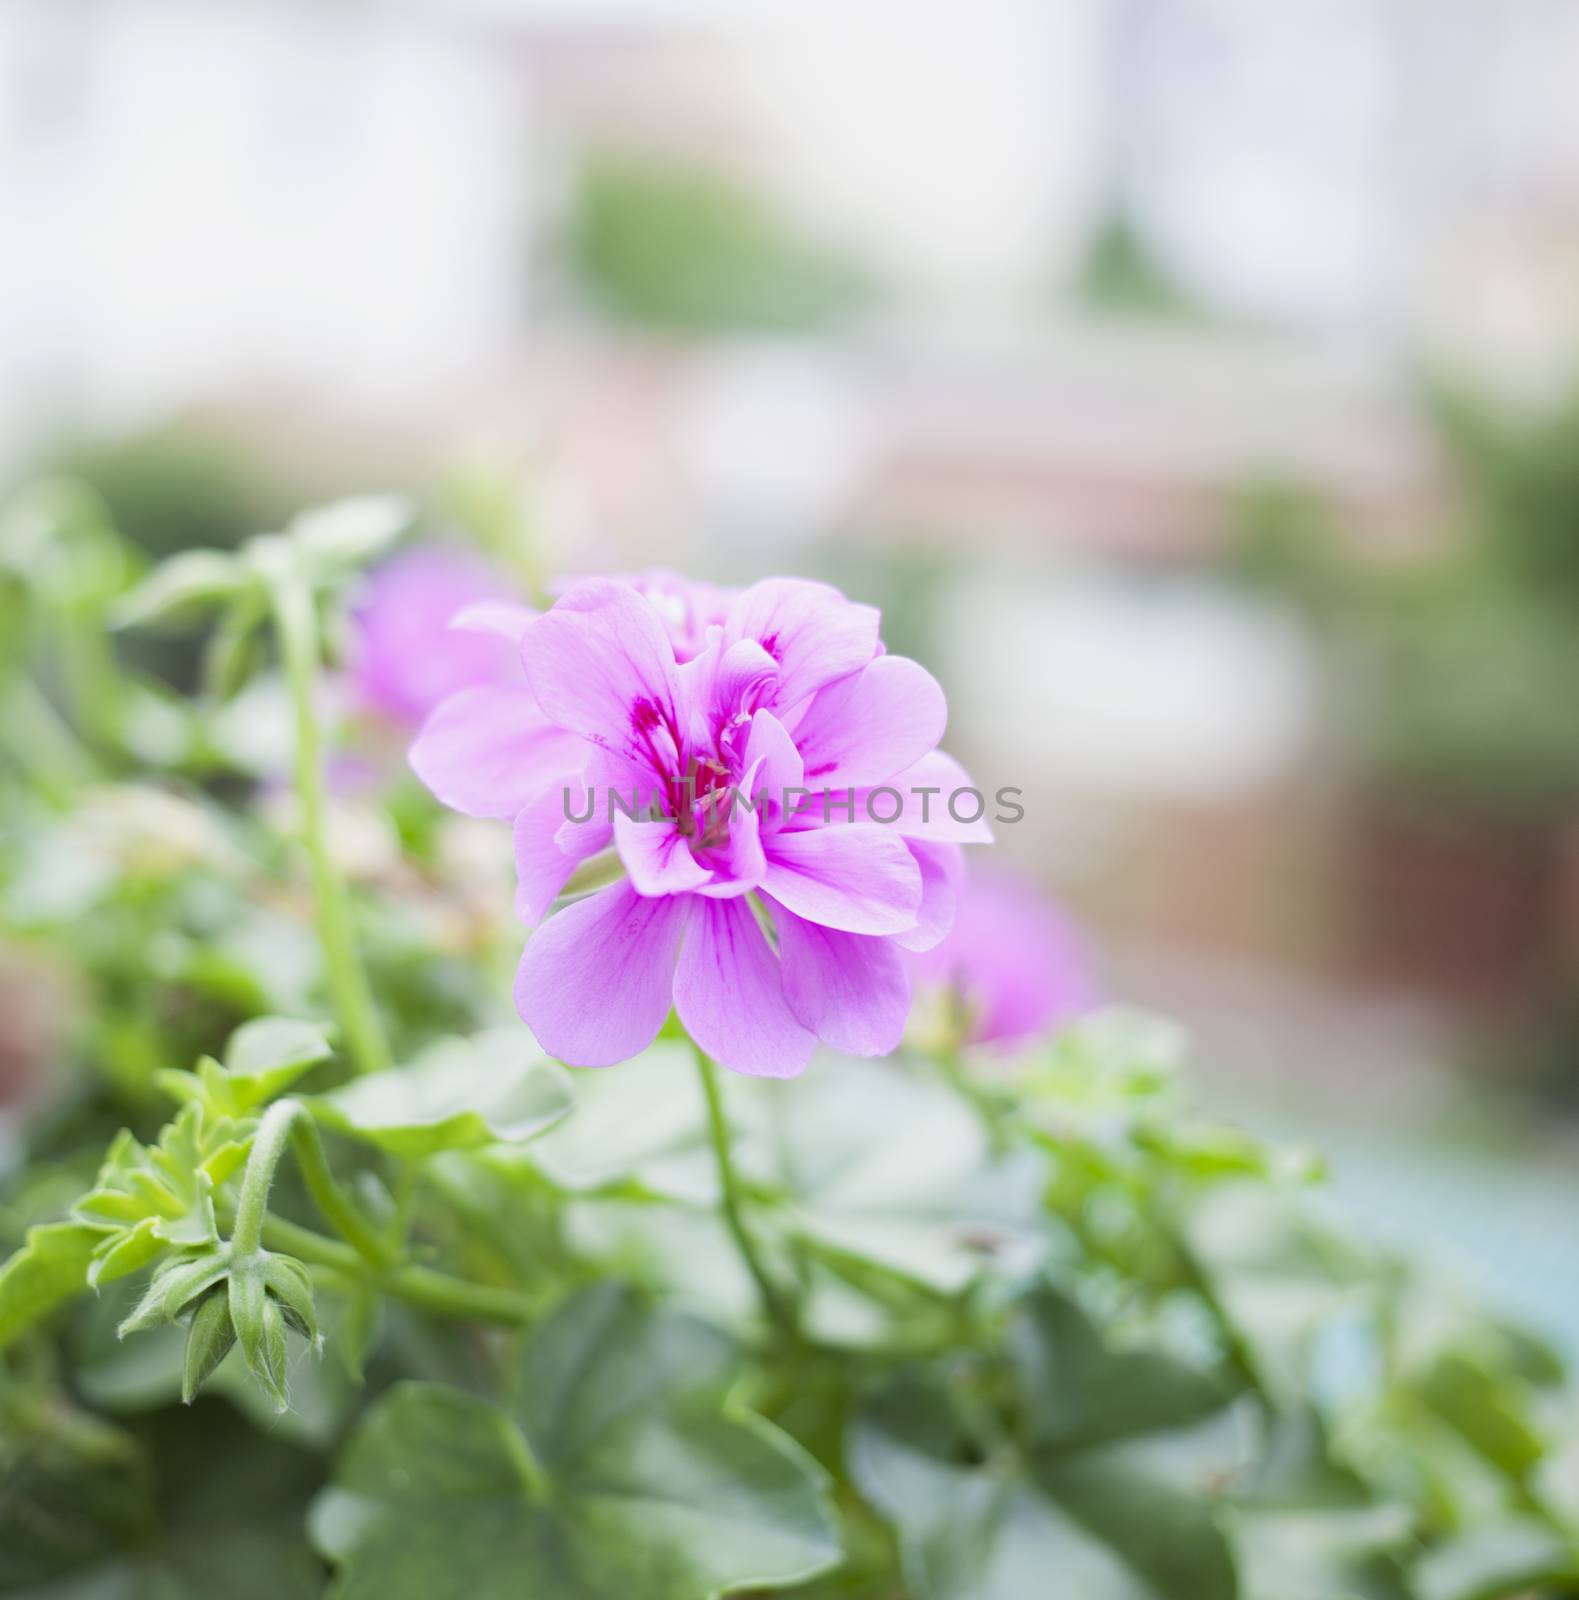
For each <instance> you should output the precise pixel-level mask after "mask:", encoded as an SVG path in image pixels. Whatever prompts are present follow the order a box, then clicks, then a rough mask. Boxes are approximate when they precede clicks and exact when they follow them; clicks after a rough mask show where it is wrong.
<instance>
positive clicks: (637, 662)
mask: <svg viewBox="0 0 1579 1600" xmlns="http://www.w3.org/2000/svg"><path fill="white" fill-rule="evenodd" d="M521 662H522V665H523V666H524V667H525V668H526V678H527V682H528V683H529V684H531V686H532V692H533V693H534V694H535V695H536V696H537V701H538V704H539V705H540V706H541V707H542V708H543V713H544V715H545V716H546V717H547V718H548V719H549V721H550V722H554V723H557V724H558V725H559V726H560V727H562V728H568V729H570V730H571V731H573V732H575V733H579V734H580V735H581V736H582V737H583V738H585V739H589V740H591V741H592V743H594V744H596V745H599V746H601V747H602V748H604V749H607V750H610V751H612V752H614V753H615V754H617V755H619V756H622V757H624V758H626V759H628V760H630V761H633V762H635V763H636V764H637V765H638V766H640V767H641V769H642V770H643V771H654V770H661V771H674V770H676V769H677V767H678V758H677V754H676V751H675V746H676V745H677V744H678V742H679V739H680V737H681V734H682V731H683V730H682V725H681V722H680V713H679V710H678V680H677V676H676V668H675V661H674V649H673V647H672V646H671V645H670V643H669V638H668V635H667V634H666V633H665V632H664V630H663V624H662V622H661V621H660V620H659V618H658V613H657V612H656V611H655V610H654V609H653V607H652V605H651V603H650V602H649V601H647V600H644V599H643V598H642V597H641V596H640V595H638V594H637V593H636V592H635V591H634V590H632V589H628V588H626V587H625V585H624V584H620V583H611V582H610V581H609V580H608V579H606V578H589V579H587V580H586V581H585V582H583V583H578V584H577V585H576V586H575V587H574V588H573V589H571V590H570V591H569V592H568V593H566V594H565V595H564V596H563V597H562V598H561V599H560V600H559V602H558V604H557V605H555V606H554V608H553V610H552V611H546V612H544V613H543V615H542V616H540V617H538V618H537V619H536V621H534V622H533V623H532V624H531V626H530V627H529V628H527V630H526V633H525V636H524V637H523V638H522V640H521Z"/></svg>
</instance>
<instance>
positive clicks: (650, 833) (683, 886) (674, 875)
mask: <svg viewBox="0 0 1579 1600" xmlns="http://www.w3.org/2000/svg"><path fill="white" fill-rule="evenodd" d="M614 844H615V847H616V848H617V849H618V850H619V853H620V860H621V861H622V862H624V864H625V870H626V871H627V872H628V873H629V874H630V880H631V887H632V888H633V889H635V891H636V893H637V894H644V895H656V894H683V893H684V892H685V891H686V890H687V889H699V888H700V887H701V886H702V885H703V884H704V883H707V882H708V881H709V880H710V879H711V878H712V876H713V874H712V873H711V872H710V871H708V869H707V868H706V867H704V866H702V865H701V863H700V862H698V861H697V860H696V858H695V857H694V856H693V855H692V854H691V850H690V846H689V845H688V844H687V843H686V839H685V835H684V834H682V833H681V832H680V830H679V829H678V828H677V827H676V826H675V825H674V823H673V821H672V820H670V819H669V818H667V817H665V818H664V819H663V820H661V821H658V822H635V821H632V819H631V818H630V817H627V816H626V815H625V813H624V812H618V813H616V815H615V818H614Z"/></svg>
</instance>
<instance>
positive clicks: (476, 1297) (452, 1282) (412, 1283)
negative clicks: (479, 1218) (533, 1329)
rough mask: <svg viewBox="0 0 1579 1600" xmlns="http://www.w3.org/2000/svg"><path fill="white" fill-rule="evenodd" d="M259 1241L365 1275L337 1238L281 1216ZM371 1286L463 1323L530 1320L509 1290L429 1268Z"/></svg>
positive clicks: (397, 1273) (395, 1273)
mask: <svg viewBox="0 0 1579 1600" xmlns="http://www.w3.org/2000/svg"><path fill="white" fill-rule="evenodd" d="M263 1237H264V1240H265V1241H266V1242H267V1243H268V1244H269V1245H270V1246H271V1247H272V1248H273V1249H276V1250H281V1251H284V1252H285V1253H286V1254H288V1255H293V1256H295V1257H296V1258H297V1259H298V1260H300V1261H305V1262H308V1263H309V1264H310V1265H313V1266H318V1267H328V1268H329V1269H330V1270H331V1271H333V1272H338V1273H340V1274H341V1275H342V1276H344V1277H347V1278H353V1279H358V1278H360V1279H365V1278H366V1277H367V1276H368V1264H367V1263H366V1262H365V1261H364V1260H363V1259H362V1257H361V1256H359V1255H358V1254H357V1253H356V1251H355V1250H353V1249H351V1247H350V1246H349V1245H345V1244H342V1243H341V1242H340V1241H339V1240H338V1239H327V1238H325V1237H324V1235H323V1234H321V1233H314V1232H313V1230H312V1229H311V1228H303V1227H299V1226H298V1225H297V1224H296V1223H294V1222H287V1221H286V1220H285V1219H284V1218H283V1217H270V1218H269V1219H268V1221H267V1222H266V1223H265V1224H264V1228H263ZM374 1281H375V1282H376V1283H377V1284H378V1286H379V1288H381V1289H382V1290H383V1291H384V1292H385V1293H386V1294H391V1295H393V1296H394V1297H395V1298H396V1299H397V1300H404V1301H405V1302H406V1303H407V1304H408V1305H413V1306H418V1307H420V1308H421V1309H422V1310H424V1311H431V1312H434V1313H436V1314H437V1315H439V1316H443V1317H457V1318H460V1319H461V1320H463V1321H467V1322H498V1323H503V1324H505V1325H506V1326H509V1327H518V1326H519V1325H520V1324H522V1323H525V1322H529V1321H531V1319H532V1316H533V1314H534V1312H535V1310H536V1307H535V1305H534V1303H533V1302H532V1301H531V1300H529V1299H528V1298H527V1297H526V1296H525V1295H523V1294H518V1293H516V1292H515V1291H514V1290H513V1289H498V1288H495V1287H493V1286H492V1285H491V1284H486V1283H472V1282H469V1281H468V1280H467V1279H465V1278H456V1277H452V1276H451V1275H450V1274H449V1273H447V1272H438V1271H435V1270H434V1269H433V1268H432V1267H422V1266H413V1265H408V1266H404V1267H394V1268H392V1269H391V1270H389V1271H388V1272H384V1273H380V1274H378V1275H377V1277H376V1278H375V1280H374Z"/></svg>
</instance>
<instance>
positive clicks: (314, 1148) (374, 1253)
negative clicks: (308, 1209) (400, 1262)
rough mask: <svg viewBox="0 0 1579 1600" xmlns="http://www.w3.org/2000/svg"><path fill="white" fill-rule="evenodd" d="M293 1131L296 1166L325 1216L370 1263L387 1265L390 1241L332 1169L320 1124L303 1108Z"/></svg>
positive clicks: (391, 1256)
mask: <svg viewBox="0 0 1579 1600" xmlns="http://www.w3.org/2000/svg"><path fill="white" fill-rule="evenodd" d="M301 1109H302V1114H301V1115H300V1116H299V1117H297V1118H296V1119H295V1122H294V1125H293V1127H292V1130H291V1148H292V1149H293V1150H295V1152H296V1165H297V1166H298V1167H299V1168H300V1169H301V1175H302V1180H303V1182H305V1183H306V1185H307V1193H308V1194H309V1195H311V1196H312V1202H313V1204H314V1205H315V1206H317V1207H318V1210H319V1212H320V1213H321V1214H322V1216H323V1219H324V1221H325V1222H327V1223H328V1224H329V1225H330V1227H332V1228H333V1229H334V1230H335V1231H336V1232H337V1233H338V1234H339V1235H340V1236H341V1237H342V1238H343V1239H345V1240H346V1241H347V1242H348V1243H349V1244H350V1245H351V1247H352V1248H353V1249H354V1250H355V1251H356V1253H357V1254H358V1255H359V1256H361V1257H362V1259H363V1260H364V1261H366V1262H367V1263H368V1265H369V1266H373V1267H387V1266H388V1265H389V1264H390V1262H391V1261H392V1260H393V1255H392V1253H391V1251H390V1248H389V1246H388V1244H386V1243H385V1241H384V1239H383V1237H382V1236H381V1235H380V1233H379V1231H378V1230H377V1229H376V1228H375V1227H373V1226H372V1224H371V1223H369V1222H368V1220H367V1219H366V1217H364V1216H363V1215H362V1213H361V1211H360V1210H358V1209H357V1207H356V1206H355V1205H354V1204H353V1203H352V1201H351V1198H350V1196H349V1195H347V1194H346V1192H345V1190H344V1189H342V1188H341V1187H340V1185H339V1183H338V1182H337V1181H336V1179H335V1175H334V1173H333V1172H331V1171H330V1170H329V1161H328V1158H327V1157H326V1156H325V1155H324V1150H323V1140H322V1139H321V1138H320V1137H319V1135H318V1124H317V1123H316V1122H314V1121H313V1119H312V1116H311V1115H310V1114H309V1113H308V1112H307V1110H306V1108H305V1107H303V1108H301Z"/></svg>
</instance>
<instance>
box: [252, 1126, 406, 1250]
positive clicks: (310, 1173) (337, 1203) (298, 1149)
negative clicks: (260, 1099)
mask: <svg viewBox="0 0 1579 1600" xmlns="http://www.w3.org/2000/svg"><path fill="white" fill-rule="evenodd" d="M287 1144H289V1145H290V1146H291V1148H292V1149H293V1150H294V1151H295V1153H296V1164H297V1166H298V1167H299V1168H300V1169H301V1174H302V1179H303V1181H304V1182H305V1183H306V1185H307V1193H308V1194H309V1195H311V1196H312V1202H313V1204H314V1205H315V1206H317V1208H318V1210H319V1211H320V1212H321V1213H322V1215H323V1219H324V1221H325V1222H327V1223H328V1224H329V1225H330V1226H331V1227H332V1228H334V1229H335V1231H336V1232H337V1233H339V1234H340V1236H341V1237H342V1238H344V1239H345V1240H346V1241H347V1242H348V1243H349V1244H350V1246H351V1248H352V1250H353V1251H354V1252H355V1254H356V1256H357V1258H358V1259H359V1260H361V1261H363V1262H366V1263H367V1265H369V1266H371V1267H375V1268H379V1269H382V1268H384V1267H387V1266H389V1265H390V1264H391V1262H392V1260H393V1257H392V1255H391V1253H390V1250H389V1247H388V1245H387V1244H386V1243H385V1242H384V1240H383V1239H382V1238H381V1237H380V1235H379V1232H378V1230H377V1229H376V1228H375V1227H373V1225H372V1224H371V1223H370V1222H368V1220H367V1219H366V1218H365V1217H364V1216H363V1215H362V1213H361V1211H360V1210H358V1208H357V1206H356V1205H355V1204H354V1202H353V1201H352V1200H351V1197H350V1196H349V1195H348V1194H346V1192H345V1190H344V1189H342V1188H341V1187H340V1184H339V1182H338V1181H337V1179H336V1178H335V1175H334V1173H333V1172H331V1171H330V1170H329V1162H328V1159H327V1158H326V1157H325V1155H324V1149H323V1141H322V1139H320V1138H319V1136H318V1126H317V1124H316V1123H315V1122H314V1121H313V1120H312V1115H311V1113H310V1112H309V1111H308V1110H307V1108H306V1106H304V1105H303V1104H302V1103H301V1101H299V1100H280V1101H277V1102H276V1103H275V1104H274V1105H272V1106H270V1107H269V1109H268V1111H267V1112H266V1113H265V1114H264V1117H263V1120H262V1121H261V1122H260V1123H259V1124H258V1131H257V1133H256V1134H255V1135H254V1136H253V1140H252V1153H251V1155H250V1156H248V1158H247V1166H246V1170H245V1171H244V1172H243V1173H242V1175H241V1196H240V1199H239V1200H238V1202H237V1205H236V1221H235V1226H234V1227H233V1228H232V1229H231V1235H230V1240H231V1248H232V1249H233V1250H234V1251H235V1252H236V1253H237V1254H238V1255H242V1256H246V1255H250V1254H252V1253H254V1252H255V1251H256V1250H257V1249H258V1247H259V1245H260V1244H261V1243H262V1241H263V1235H264V1229H265V1224H266V1223H267V1221H268V1210H269V1191H270V1189H271V1188H273V1186H274V1174H275V1172H276V1170H277V1169H278V1167H279V1164H280V1158H281V1157H282V1156H283V1155H284V1154H285V1147H286V1145H287Z"/></svg>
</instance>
